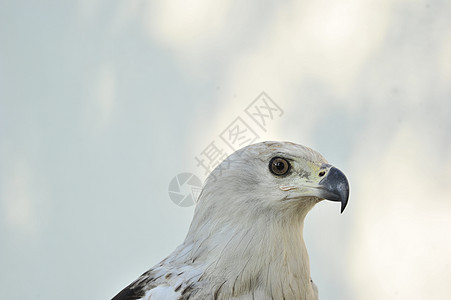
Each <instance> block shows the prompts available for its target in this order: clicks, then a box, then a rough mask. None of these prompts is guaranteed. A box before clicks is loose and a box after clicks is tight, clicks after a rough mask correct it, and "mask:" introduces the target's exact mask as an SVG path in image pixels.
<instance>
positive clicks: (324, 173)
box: [318, 171, 326, 177]
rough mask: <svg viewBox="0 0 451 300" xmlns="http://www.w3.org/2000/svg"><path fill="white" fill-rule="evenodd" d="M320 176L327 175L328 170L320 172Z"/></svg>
mask: <svg viewBox="0 0 451 300" xmlns="http://www.w3.org/2000/svg"><path fill="white" fill-rule="evenodd" d="M318 175H319V177H323V176H324V175H326V171H321V172H319V174H318Z"/></svg>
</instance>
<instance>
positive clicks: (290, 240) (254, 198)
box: [113, 142, 349, 300]
mask: <svg viewBox="0 0 451 300" xmlns="http://www.w3.org/2000/svg"><path fill="white" fill-rule="evenodd" d="M275 157H277V158H279V157H280V158H281V159H280V160H279V162H278V163H277V164H276V163H273V162H272V161H273V160H272V159H274V158H275ZM280 161H281V162H282V165H280ZM284 163H285V164H288V167H289V168H288V169H289V170H288V171H286V173H284V174H279V172H285V169H286V168H284V169H282V168H283V167H286V165H283V164H284ZM271 164H273V165H271ZM328 173H331V174H332V173H333V174H334V176H335V177H337V179H336V178H332V179H330V178H328ZM326 179H327V180H326ZM326 181H327V189H326V188H324V186H326V185H322V184H321V183H323V182H326ZM335 181H337V184H335ZM348 193H349V188H348V183H347V180H346V178H345V177H344V175H342V173H341V172H339V171H338V169H336V168H334V167H332V166H330V165H329V164H328V163H327V161H326V160H325V159H324V158H323V157H322V156H321V155H320V154H319V153H317V152H315V151H313V150H311V149H310V148H307V147H304V146H300V145H296V144H293V143H288V142H263V143H258V144H254V145H250V146H247V147H245V148H243V149H240V150H238V151H236V152H235V153H233V154H232V155H231V156H229V157H228V158H227V159H226V160H225V161H224V162H222V163H221V164H220V165H219V166H218V167H217V168H216V169H215V170H214V171H213V172H212V173H211V174H210V175H209V177H208V178H207V180H206V182H205V184H204V186H203V189H202V192H201V194H200V196H199V200H198V203H197V207H196V210H195V213H194V217H193V221H192V223H191V226H190V229H189V231H188V234H187V236H186V238H185V241H184V242H183V243H182V244H181V245H180V246H179V247H177V248H176V249H175V250H174V252H172V253H171V254H170V255H169V256H168V257H167V258H166V259H164V260H163V261H162V262H160V263H159V264H158V265H156V266H154V267H152V268H151V269H150V270H149V271H147V272H146V273H144V274H143V275H141V276H140V277H139V278H138V279H137V280H136V281H135V282H133V283H132V284H130V285H129V286H128V287H127V288H125V289H124V290H123V291H121V292H120V293H119V294H118V295H117V296H116V297H114V298H113V300H126V299H152V300H154V299H237V300H238V299H239V300H247V299H263V300H264V299H304V300H311V299H318V292H317V289H316V286H315V285H314V284H313V282H312V280H311V278H310V265H309V258H308V253H307V250H306V247H305V244H304V240H303V233H302V232H303V226H304V218H305V216H306V214H307V213H308V211H309V210H310V209H311V208H312V207H313V206H314V205H315V204H316V203H318V202H319V201H321V200H323V199H324V198H327V197H329V198H328V199H331V200H334V201H341V202H342V206H343V208H344V206H346V203H347V197H348ZM344 198H346V199H344Z"/></svg>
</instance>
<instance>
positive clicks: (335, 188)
mask: <svg viewBox="0 0 451 300" xmlns="http://www.w3.org/2000/svg"><path fill="white" fill-rule="evenodd" d="M319 188H320V190H321V191H320V197H321V198H324V199H327V200H331V201H337V202H338V201H339V202H341V213H343V211H344V210H345V208H346V205H347V204H348V198H349V183H348V179H347V178H346V176H345V174H343V172H341V171H340V170H339V169H337V168H335V167H332V168H330V169H329V171H328V172H327V174H326V177H324V178H323V179H322V180H321V181H320V182H319Z"/></svg>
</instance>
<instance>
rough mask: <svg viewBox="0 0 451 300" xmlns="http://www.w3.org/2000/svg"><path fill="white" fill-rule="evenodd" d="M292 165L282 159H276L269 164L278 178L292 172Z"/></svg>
mask: <svg viewBox="0 0 451 300" xmlns="http://www.w3.org/2000/svg"><path fill="white" fill-rule="evenodd" d="M290 169H291V165H290V163H289V162H288V161H287V160H286V159H285V158H282V157H274V158H272V159H271V161H270V162H269V170H270V171H271V173H273V174H274V175H277V176H282V175H285V174H287V173H288V171H290Z"/></svg>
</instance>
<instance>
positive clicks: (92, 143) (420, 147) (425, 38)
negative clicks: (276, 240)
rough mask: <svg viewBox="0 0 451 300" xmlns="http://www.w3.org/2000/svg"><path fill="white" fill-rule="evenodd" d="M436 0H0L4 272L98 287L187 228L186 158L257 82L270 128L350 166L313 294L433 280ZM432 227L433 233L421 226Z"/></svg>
mask: <svg viewBox="0 0 451 300" xmlns="http://www.w3.org/2000/svg"><path fill="white" fill-rule="evenodd" d="M450 11H451V5H450V3H449V2H447V1H402V0H397V1H388V0H383V1H357V0H350V1H344V2H336V1H326V0H320V1H291V2H279V3H277V4H275V3H272V2H265V3H263V2H261V1H250V2H247V3H246V4H243V3H239V2H236V1H217V2H215V3H214V4H213V3H210V2H209V1H181V0H180V1H160V2H158V1H142V0H139V1H138V0H133V1H88V0H83V1H72V2H58V1H37V2H36V1H35V2H26V1H2V0H0V246H1V255H0V270H2V271H1V272H0V290H1V291H2V296H3V297H4V298H5V299H46V300H47V299H61V298H64V299H68V300H69V299H108V298H111V297H112V296H114V295H115V294H116V293H117V292H118V291H119V290H120V289H121V288H123V287H124V286H125V285H127V284H128V283H130V282H131V281H133V280H134V279H135V278H136V277H137V276H139V275H140V274H141V273H143V272H144V271H146V270H147V269H148V268H149V267H150V266H152V265H154V264H156V263H158V262H159V261H160V260H161V259H163V258H164V257H165V256H166V255H167V254H169V253H170V252H171V251H172V250H173V249H174V248H175V247H176V246H177V245H178V244H180V243H181V242H182V241H183V238H184V236H185V234H186V232H187V229H188V226H189V223H190V221H191V217H192V213H193V207H190V208H182V207H178V206H176V205H175V204H174V203H173V202H171V200H170V199H169V196H168V193H167V188H168V184H169V182H170V180H171V179H172V178H173V177H174V176H175V175H177V174H179V173H181V172H192V173H195V174H197V175H198V176H199V177H201V178H202V175H203V174H202V170H201V169H199V168H197V167H196V162H195V160H194V157H195V156H198V155H199V154H200V152H201V151H203V150H204V148H205V147H206V146H207V145H208V144H209V143H210V142H212V141H214V140H218V137H219V135H220V133H221V132H222V131H223V130H224V129H225V128H226V127H227V126H228V125H229V124H230V123H231V122H232V121H233V120H234V119H235V118H236V117H237V116H242V117H245V116H246V115H245V113H244V109H245V108H246V107H247V106H248V105H249V104H250V103H251V102H252V101H253V100H254V99H255V97H257V96H258V95H259V94H260V93H261V92H262V91H265V92H266V93H267V94H268V95H269V96H270V97H271V98H272V99H273V100H274V101H275V102H277V104H278V105H279V106H280V107H281V108H282V109H283V111H284V114H283V115H282V116H281V117H280V118H277V119H274V120H273V121H272V122H271V123H270V124H269V125H268V128H267V131H266V132H264V131H262V130H261V129H259V128H258V127H255V125H254V127H253V128H254V129H255V131H256V132H257V133H258V134H259V136H260V139H259V141H262V140H290V141H293V142H296V143H299V144H303V145H307V146H310V147H312V148H314V149H316V150H318V151H319V152H320V153H322V154H323V155H324V156H325V157H326V158H327V159H328V160H329V162H331V163H332V164H334V165H336V166H338V167H340V168H341V169H342V170H343V171H344V172H345V173H346V174H347V175H348V177H349V180H350V184H351V199H350V202H349V206H348V208H347V210H346V211H345V213H344V214H343V215H340V214H339V207H338V206H337V205H334V203H321V204H320V205H318V206H317V207H315V208H314V209H313V210H312V212H311V213H310V215H309V216H308V217H307V220H306V225H305V238H306V242H307V246H308V249H309V254H310V260H311V269H312V276H313V278H314V280H315V282H316V283H317V285H318V287H319V290H320V296H321V298H322V299H370V300H371V299H391V298H396V299H424V298H430V299H444V298H445V295H449V294H450V293H451V290H450V288H449V284H448V283H449V281H450V280H451V270H450V269H449V265H450V263H451V259H450V257H449V253H450V252H451V238H450V237H449V232H450V231H451V221H450V220H451V218H450V217H451V202H450V199H451V194H450V192H449V188H448V187H449V186H450V184H451V181H450V178H451V154H450V153H451V117H450V115H451V101H450V100H451V40H450V36H451V21H450V18H449V13H450ZM431 245H433V246H431Z"/></svg>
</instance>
